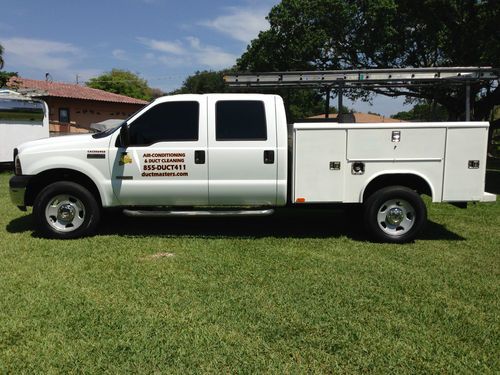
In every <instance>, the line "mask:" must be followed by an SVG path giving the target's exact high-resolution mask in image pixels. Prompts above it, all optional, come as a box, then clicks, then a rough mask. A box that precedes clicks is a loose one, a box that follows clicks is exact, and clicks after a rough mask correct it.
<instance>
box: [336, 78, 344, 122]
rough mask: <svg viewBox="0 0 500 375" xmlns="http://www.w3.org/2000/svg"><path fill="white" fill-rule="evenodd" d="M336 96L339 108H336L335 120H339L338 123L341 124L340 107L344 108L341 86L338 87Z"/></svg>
mask: <svg viewBox="0 0 500 375" xmlns="http://www.w3.org/2000/svg"><path fill="white" fill-rule="evenodd" d="M337 95H338V99H339V104H338V106H339V108H338V115H337V119H338V120H339V122H342V107H343V106H344V105H343V99H344V98H343V93H342V86H339V89H338V90H337Z"/></svg>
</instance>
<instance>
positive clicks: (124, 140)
mask: <svg viewBox="0 0 500 375" xmlns="http://www.w3.org/2000/svg"><path fill="white" fill-rule="evenodd" d="M129 144H130V133H129V131H128V124H127V123H124V124H123V125H122V126H121V128H120V146H122V147H123V148H127V147H128V145H129Z"/></svg>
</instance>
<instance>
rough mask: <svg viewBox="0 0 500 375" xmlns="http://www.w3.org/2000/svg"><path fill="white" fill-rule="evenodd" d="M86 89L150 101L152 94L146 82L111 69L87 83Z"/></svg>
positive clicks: (136, 76)
mask: <svg viewBox="0 0 500 375" xmlns="http://www.w3.org/2000/svg"><path fill="white" fill-rule="evenodd" d="M87 86H88V87H92V88H94V89H100V90H104V91H108V92H112V93H115V94H121V95H126V96H130V97H132V98H137V99H143V100H151V99H152V92H151V88H150V87H149V86H148V83H147V81H146V80H144V79H142V78H140V77H139V76H138V75H136V74H134V73H132V72H129V71H127V70H120V69H112V70H111V71H110V72H107V73H104V74H102V75H100V76H98V77H96V78H91V79H90V80H89V81H88V82H87Z"/></svg>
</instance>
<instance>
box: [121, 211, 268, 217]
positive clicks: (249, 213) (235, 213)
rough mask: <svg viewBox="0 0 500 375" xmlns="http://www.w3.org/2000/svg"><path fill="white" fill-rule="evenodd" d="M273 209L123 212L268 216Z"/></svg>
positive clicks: (136, 213)
mask: <svg viewBox="0 0 500 375" xmlns="http://www.w3.org/2000/svg"><path fill="white" fill-rule="evenodd" d="M273 213H274V210H273V209H266V210H227V211H215V210H214V211H210V210H202V211H175V210H172V211H152V210H129V209H125V210H123V214H124V215H126V216H130V217H189V216H269V215H272V214H273Z"/></svg>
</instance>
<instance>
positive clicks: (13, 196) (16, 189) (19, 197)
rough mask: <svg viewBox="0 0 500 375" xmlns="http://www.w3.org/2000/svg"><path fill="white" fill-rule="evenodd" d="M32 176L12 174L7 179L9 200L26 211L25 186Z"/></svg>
mask: <svg viewBox="0 0 500 375" xmlns="http://www.w3.org/2000/svg"><path fill="white" fill-rule="evenodd" d="M32 177H33V176H12V177H11V178H10V180H9V191H10V200H11V201H12V203H14V205H16V206H17V207H18V208H19V209H20V210H22V211H26V204H25V196H26V188H27V186H28V183H29V181H30V180H31V178H32Z"/></svg>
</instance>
